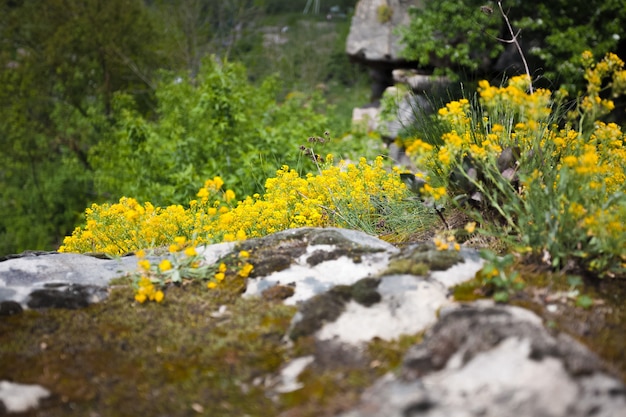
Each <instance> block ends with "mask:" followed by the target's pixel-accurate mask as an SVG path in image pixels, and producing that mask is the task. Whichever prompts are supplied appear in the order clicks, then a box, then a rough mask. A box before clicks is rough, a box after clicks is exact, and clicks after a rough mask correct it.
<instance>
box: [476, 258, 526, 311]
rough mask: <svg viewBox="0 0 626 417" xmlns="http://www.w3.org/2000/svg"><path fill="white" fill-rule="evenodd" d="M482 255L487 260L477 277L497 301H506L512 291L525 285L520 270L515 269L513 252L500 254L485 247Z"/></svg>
mask: <svg viewBox="0 0 626 417" xmlns="http://www.w3.org/2000/svg"><path fill="white" fill-rule="evenodd" d="M480 257H481V258H483V259H484V260H485V265H484V266H483V268H482V269H481V270H480V271H479V272H478V274H477V277H478V279H479V280H480V281H481V282H482V285H483V286H485V287H486V288H487V289H488V290H489V292H491V293H492V294H493V299H494V300H495V301H499V302H506V301H508V300H509V297H510V295H511V294H512V293H514V292H515V291H519V290H521V289H522V288H523V287H524V281H523V280H522V279H521V276H520V274H519V272H517V271H514V270H513V261H514V259H515V258H514V256H513V255H512V254H510V253H509V254H507V255H505V256H498V255H497V254H495V253H494V252H492V251H490V250H487V249H483V250H481V251H480Z"/></svg>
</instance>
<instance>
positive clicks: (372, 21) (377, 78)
mask: <svg viewBox="0 0 626 417" xmlns="http://www.w3.org/2000/svg"><path fill="white" fill-rule="evenodd" d="M421 3H422V2H421V1H420V0H361V1H359V2H358V3H357V5H356V9H355V12H354V16H353V17H352V23H351V25H350V33H349V34H348V39H347V41H346V53H347V54H348V56H349V57H350V59H351V60H353V61H354V62H358V63H360V64H363V65H365V66H367V68H368V69H369V71H370V75H371V77H372V97H371V99H372V101H375V100H378V99H379V98H380V97H381V96H382V93H383V91H385V88H387V87H388V86H390V85H392V84H393V76H392V73H391V72H392V70H393V69H396V68H402V67H407V66H411V65H410V63H409V62H407V61H406V59H404V58H401V57H400V51H401V49H402V45H401V44H400V37H399V36H398V35H397V34H396V33H395V29H396V28H397V27H398V26H400V25H407V24H408V23H409V14H408V10H409V8H410V7H411V6H419V5H420V4H421Z"/></svg>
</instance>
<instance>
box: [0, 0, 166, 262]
mask: <svg viewBox="0 0 626 417" xmlns="http://www.w3.org/2000/svg"><path fill="white" fill-rule="evenodd" d="M156 40H158V33H157V31H156V30H155V27H154V26H153V25H152V23H151V20H150V19H149V18H148V13H147V10H146V9H145V6H144V4H143V2H141V1H140V0H131V1H126V0H111V1H108V0H107V1H104V0H101V1H92V2H84V1H79V0H67V1H61V0H50V1H46V2H38V1H31V0H23V1H13V2H3V3H2V4H1V5H0V42H1V43H0V120H2V123H1V124H0V146H1V147H2V153H1V154H0V166H1V168H0V193H1V194H2V199H1V202H0V219H1V220H0V252H3V253H6V252H15V251H19V250H23V249H33V248H49V247H51V246H52V245H54V244H55V243H56V239H58V238H59V237H60V236H59V235H62V234H64V233H66V232H67V230H71V227H72V224H74V223H75V222H76V221H77V219H78V213H80V211H81V206H84V205H85V204H87V203H88V202H89V201H90V200H91V198H92V197H93V195H92V193H93V190H92V187H91V179H90V172H91V166H90V164H89V162H88V160H87V153H88V150H89V148H90V147H91V146H92V145H93V144H95V143H97V141H98V140H99V138H100V136H101V135H102V133H103V131H105V130H106V129H107V126H108V121H107V120H108V117H109V115H110V110H111V100H112V97H113V94H114V93H115V92H116V91H120V90H124V91H128V92H132V94H133V95H134V96H135V97H136V100H137V102H138V103H141V106H142V108H144V109H148V108H149V103H150V100H151V95H152V89H151V85H150V84H151V83H150V69H151V68H155V67H158V66H164V65H165V63H164V59H163V58H162V57H161V56H159V54H158V52H157V51H156V49H155V48H153V44H152V43H151V42H152V41H154V42H156Z"/></svg>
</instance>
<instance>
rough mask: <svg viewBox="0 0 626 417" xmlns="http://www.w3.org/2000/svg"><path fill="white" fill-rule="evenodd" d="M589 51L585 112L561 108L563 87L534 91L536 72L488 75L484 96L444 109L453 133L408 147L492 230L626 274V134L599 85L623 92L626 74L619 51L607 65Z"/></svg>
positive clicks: (524, 249)
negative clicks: (611, 117) (494, 82)
mask: <svg viewBox="0 0 626 417" xmlns="http://www.w3.org/2000/svg"><path fill="white" fill-rule="evenodd" d="M589 54H590V53H589ZM586 57H587V55H584V65H585V69H586V78H587V79H588V80H589V83H590V86H589V87H588V89H587V92H588V94H587V95H586V96H582V97H581V98H580V101H579V103H580V104H579V106H578V111H577V112H575V113H571V112H570V114H569V115H567V114H566V112H563V111H560V110H559V107H558V94H557V95H555V98H553V97H552V95H551V93H550V92H549V91H547V90H542V89H539V90H537V91H535V92H534V94H530V93H528V87H529V79H528V77H527V76H519V77H513V78H512V79H511V80H510V81H509V83H508V86H506V87H500V88H498V87H493V86H491V85H489V83H488V82H486V81H481V82H480V83H479V95H480V97H479V99H478V100H476V102H474V103H471V102H470V101H469V100H466V99H463V100H459V101H453V102H451V103H448V104H447V105H446V107H445V108H442V109H440V110H439V112H438V115H437V117H438V118H439V119H440V121H441V122H443V123H445V124H446V125H447V127H448V128H447V132H446V133H444V134H443V135H442V136H441V137H438V138H424V139H423V140H422V139H416V140H415V141H414V142H413V143H412V144H411V145H410V146H409V148H408V149H407V152H408V153H409V154H412V155H413V158H414V161H415V162H416V164H417V166H418V167H420V168H421V169H424V170H425V171H426V174H425V181H426V184H425V185H424V188H423V192H424V193H425V194H426V195H430V196H433V197H440V196H443V198H446V199H450V201H453V202H455V203H457V204H459V205H460V206H461V207H463V208H464V209H465V210H466V212H467V213H468V214H469V215H471V216H473V217H474V219H475V220H476V221H477V222H479V223H480V224H481V225H482V229H483V233H485V234H490V235H493V236H497V237H498V238H499V239H501V240H503V241H506V242H508V244H509V245H510V246H511V247H512V248H514V249H515V250H517V251H519V252H521V253H526V254H527V255H528V256H530V257H532V258H533V259H535V260H538V261H540V262H546V263H548V264H550V265H551V266H552V267H555V268H566V267H568V268H570V267H572V264H574V265H575V266H576V267H578V268H583V269H585V270H588V271H592V272H594V273H596V274H598V275H601V276H623V275H624V274H625V272H626V269H625V267H624V265H625V264H624V255H623V254H624V253H626V241H625V240H624V239H623V236H624V226H623V224H624V223H625V220H626V217H624V216H625V215H626V194H625V191H626V190H625V188H624V187H625V185H624V170H625V168H626V166H625V162H624V161H626V158H624V156H626V155H625V154H624V147H623V143H624V134H623V133H622V131H621V130H620V129H619V127H618V126H617V125H615V124H605V123H602V122H600V121H598V120H597V119H595V117H597V116H598V115H601V114H606V112H607V111H610V109H612V107H613V104H612V102H611V101H610V100H608V99H602V98H600V97H599V95H598V93H597V92H598V91H599V86H600V85H601V84H602V83H604V82H606V81H607V79H608V80H610V84H609V86H610V87H612V89H613V93H614V94H619V93H621V92H622V87H621V85H622V82H621V80H622V77H624V76H626V72H625V71H624V70H623V62H622V61H621V60H619V58H617V57H616V56H615V55H612V54H608V55H607V56H606V57H605V58H604V59H603V60H602V61H601V62H599V63H597V64H594V63H590V62H589V60H588V59H587V58H586ZM561 94H563V93H562V92H561ZM588 118H594V119H593V120H594V122H593V123H589V119H588ZM585 120H587V122H585ZM574 126H575V127H576V129H575V128H574ZM426 185H430V188H426ZM440 198H442V197H440Z"/></svg>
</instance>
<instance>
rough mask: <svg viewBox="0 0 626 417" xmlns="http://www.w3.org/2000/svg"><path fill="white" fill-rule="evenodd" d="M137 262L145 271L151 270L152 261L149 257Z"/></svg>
mask: <svg viewBox="0 0 626 417" xmlns="http://www.w3.org/2000/svg"><path fill="white" fill-rule="evenodd" d="M137 264H138V265H139V268H141V269H143V270H144V271H149V270H150V261H149V260H147V259H142V260H140V261H139V262H137Z"/></svg>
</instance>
